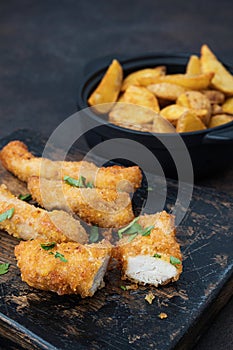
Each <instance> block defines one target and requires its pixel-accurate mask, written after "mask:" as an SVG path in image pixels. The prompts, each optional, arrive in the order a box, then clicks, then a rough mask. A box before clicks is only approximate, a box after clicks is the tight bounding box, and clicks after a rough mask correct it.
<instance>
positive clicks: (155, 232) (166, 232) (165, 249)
mask: <svg viewBox="0 0 233 350" xmlns="http://www.w3.org/2000/svg"><path fill="white" fill-rule="evenodd" d="M138 223H139V224H140V225H141V226H142V227H143V228H146V227H149V226H151V225H154V228H153V229H152V230H151V233H150V235H148V236H141V235H138V236H137V237H135V238H134V239H133V240H132V241H129V236H127V235H126V236H125V237H124V238H122V239H121V240H120V241H119V242H118V244H117V246H116V247H114V249H113V257H114V258H116V259H117V260H119V261H120V262H121V264H122V274H123V279H125V278H128V276H126V270H127V264H128V258H129V257H135V256H138V255H149V256H152V257H153V256H154V254H156V253H159V254H161V255H162V259H164V260H166V261H168V262H169V261H170V256H173V257H175V258H178V259H179V260H180V261H182V255H181V251H180V246H179V244H178V242H177V241H176V238H175V227H174V218H173V217H172V216H171V215H169V214H167V213H166V212H165V211H163V212H161V213H158V214H155V215H144V216H141V217H140V219H139V220H138ZM176 267H177V275H176V276H175V278H173V279H172V281H176V280H178V278H179V276H180V274H181V272H182V264H179V265H177V266H176ZM168 282H169V281H167V283H168Z"/></svg>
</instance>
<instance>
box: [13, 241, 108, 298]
mask: <svg viewBox="0 0 233 350" xmlns="http://www.w3.org/2000/svg"><path fill="white" fill-rule="evenodd" d="M43 247H44V248H43ZM45 248H46V250H45ZM50 248H51V249H50ZM111 249H112V246H111V244H110V243H108V242H107V241H102V242H100V243H96V244H90V245H81V244H79V243H71V242H69V243H61V244H56V245H55V246H54V247H53V244H52V245H49V243H48V242H47V241H43V240H41V239H36V240H33V241H28V242H20V244H19V245H17V246H16V247H15V256H16V259H17V261H18V262H17V265H18V267H19V268H20V270H21V277H22V280H23V281H25V282H27V284H29V286H31V287H35V288H38V289H42V290H49V291H52V292H56V293H58V294H59V295H62V294H80V295H81V297H82V298H85V297H88V296H92V295H93V294H94V293H95V292H96V290H97V289H99V288H102V287H104V281H103V277H104V274H105V272H106V270H107V266H108V262H109V258H110V255H111Z"/></svg>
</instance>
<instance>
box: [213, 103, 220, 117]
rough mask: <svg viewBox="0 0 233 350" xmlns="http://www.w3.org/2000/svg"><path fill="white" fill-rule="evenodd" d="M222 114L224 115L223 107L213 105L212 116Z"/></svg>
mask: <svg viewBox="0 0 233 350" xmlns="http://www.w3.org/2000/svg"><path fill="white" fill-rule="evenodd" d="M222 113H223V110H222V106H220V105H217V104H213V105H211V116H213V115H216V114H222Z"/></svg>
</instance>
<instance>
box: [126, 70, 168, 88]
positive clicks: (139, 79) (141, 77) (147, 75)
mask: <svg viewBox="0 0 233 350" xmlns="http://www.w3.org/2000/svg"><path fill="white" fill-rule="evenodd" d="M165 73H166V67H165V66H158V67H155V68H146V69H141V70H138V71H136V72H133V73H131V74H129V75H128V76H127V77H126V78H125V79H124V81H123V84H122V87H121V91H125V90H126V89H127V88H128V87H129V86H130V85H136V86H147V85H149V84H153V83H154V80H155V79H156V78H157V77H158V76H161V75H165Z"/></svg>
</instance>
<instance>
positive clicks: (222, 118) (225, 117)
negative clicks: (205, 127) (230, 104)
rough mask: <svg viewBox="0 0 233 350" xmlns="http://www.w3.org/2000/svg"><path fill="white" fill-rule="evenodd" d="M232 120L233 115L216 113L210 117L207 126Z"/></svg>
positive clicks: (210, 126)
mask: <svg viewBox="0 0 233 350" xmlns="http://www.w3.org/2000/svg"><path fill="white" fill-rule="evenodd" d="M232 120H233V117H231V116H230V115H227V114H217V115H215V116H213V117H212V118H211V119H210V123H209V128H214V127H215V126H219V125H222V124H226V123H229V122H231V121H232Z"/></svg>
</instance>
